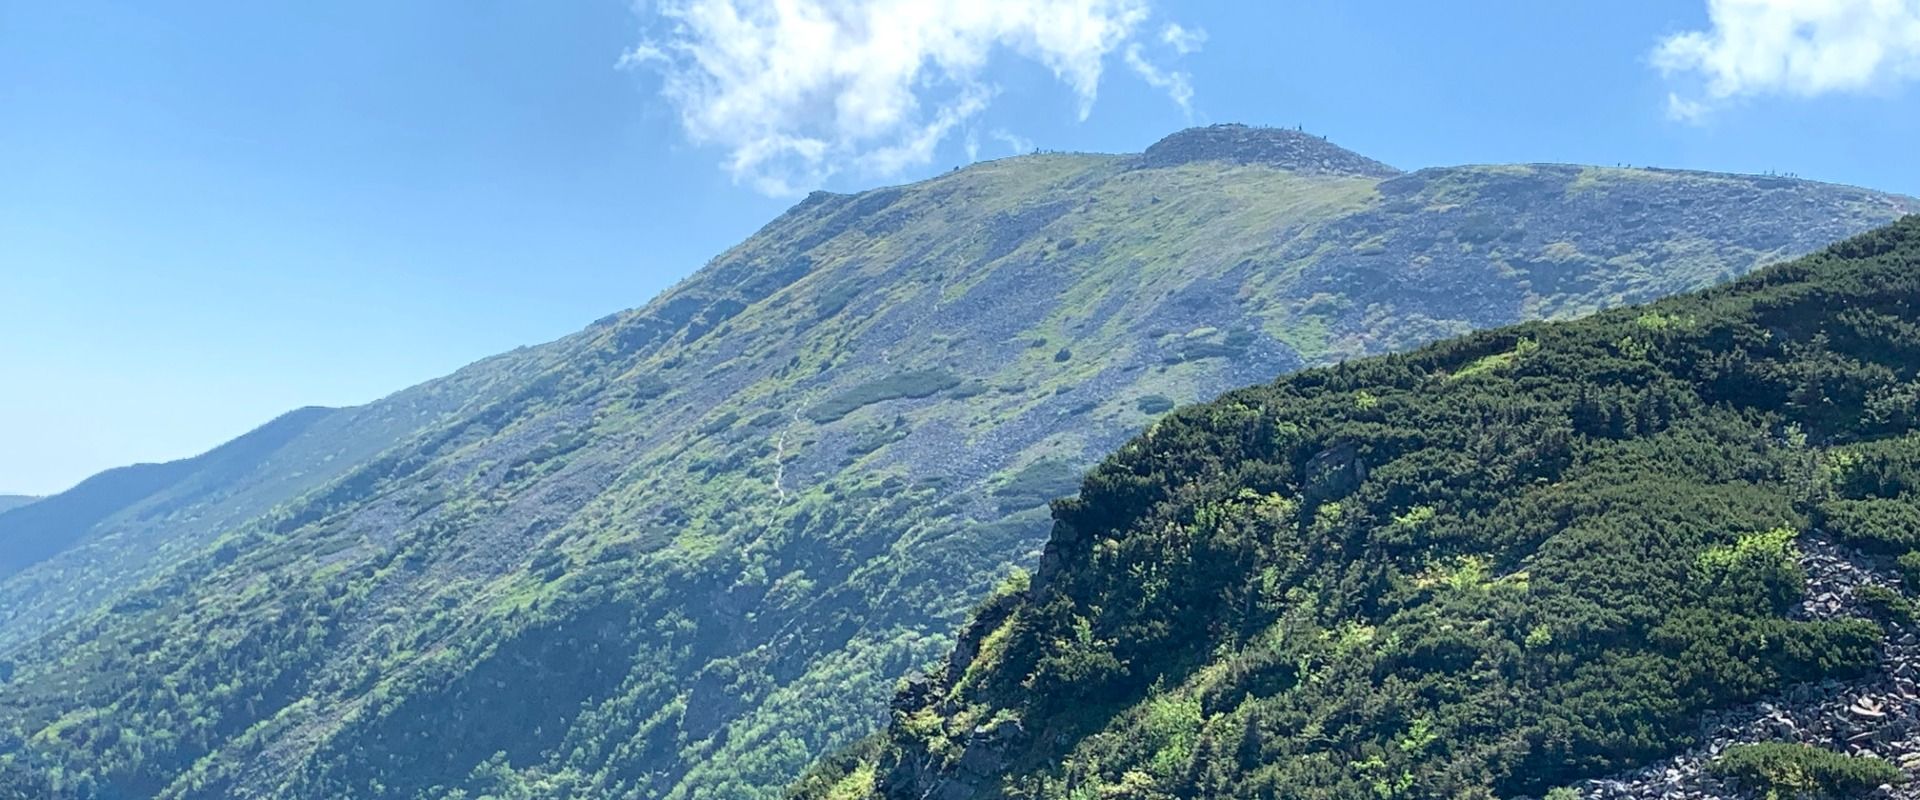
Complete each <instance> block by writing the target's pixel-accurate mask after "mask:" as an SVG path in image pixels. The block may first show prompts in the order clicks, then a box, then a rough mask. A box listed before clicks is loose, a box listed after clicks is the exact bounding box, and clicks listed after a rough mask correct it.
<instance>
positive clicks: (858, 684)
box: [0, 126, 1920, 800]
mask: <svg viewBox="0 0 1920 800" xmlns="http://www.w3.org/2000/svg"><path fill="white" fill-rule="evenodd" d="M1916 208H1920V205H1916V203H1915V202H1914V201H1913V200H1912V199H1910V198H1904V197H1897V196H1892V195H1887V194H1882V193H1876V192H1871V191H1867V190H1862V189H1855V188H1850V187H1842V186H1831V185H1826V184H1817V183H1811V182H1803V181H1791V180H1781V179H1774V178H1763V177H1755V176H1737V175H1709V174H1700V173H1675V172H1660V171H1652V170H1622V169H1604V168H1592V167H1575V166H1558V165H1531V166H1471V167H1448V168H1430V169H1422V170H1419V171H1416V172H1410V173H1400V172H1397V171H1395V170H1392V169H1391V168H1388V167H1385V166H1384V165H1380V164H1378V163H1377V162H1373V161H1371V160H1368V159H1364V158H1362V157H1359V156H1356V155H1353V154H1351V153H1347V152H1346V151H1344V150H1340V149H1338V148H1336V147H1334V146H1333V145H1330V144H1328V143H1326V142H1324V141H1321V140H1318V139H1314V138H1313V137H1307V136H1304V135H1301V134H1299V133H1297V132H1286V131H1273V130H1264V129H1253V128H1244V127H1231V126H1221V127H1214V128H1204V129H1198V130H1195V131H1187V132H1183V133H1180V134H1175V135H1174V136H1171V137H1168V139H1166V140H1164V141H1162V142H1161V143H1159V144H1157V145H1155V146H1154V148H1152V149H1151V150H1150V151H1149V152H1148V153H1145V154H1138V155H1095V154H1036V155H1031V156H1022V157H1017V158H1010V159H1003V160H999V161H994V162H989V163H983V164H978V165H974V166H972V167H969V168H966V169H963V170H960V171H957V172H954V173H950V174H946V175H942V176H940V177H937V178H933V179H930V180H926V181H922V182H919V183H915V184H912V185H907V186H898V187H889V188H883V189H875V190H872V191H867V192H861V193H858V194H852V195H832V194H824V193H822V194H816V195H814V196H812V197H809V198H808V199H807V200H805V201H803V202H801V203H799V204H798V205H796V206H795V207H793V208H792V209H790V210H789V211H788V212H786V213H785V214H782V215H781V216H780V217H778V218H777V219H775V220H773V221H771V222H769V223H768V224H767V225H766V227H764V228H762V229H761V230H760V231H758V232H757V233H755V234H754V235H753V236H752V237H750V238H749V239H747V240H746V241H745V242H742V243H741V244H740V245H738V246H736V247H734V248H731V249H729V250H728V251H726V252H725V253H722V254H720V255H719V256H717V257H716V258H715V259H714V260H713V261H712V262H711V263H709V264H708V265H707V266H706V267H705V268H703V269H701V270H699V271H698V272H696V273H694V274H693V275H692V276H690V277H688V278H687V279H686V280H684V281H682V282H681V283H680V284H679V285H677V286H675V287H674V288H673V289H671V290H669V291H667V292H665V293H663V294H662V295H661V296H659V297H658V298H655V299H654V300H653V301H652V302H649V303H647V304H646V305H645V306H643V307H640V308H637V309H633V310H630V311H625V312H621V313H618V314H614V315H612V316H610V317H607V318H606V319H603V320H601V321H600V322H597V323H595V324H593V325H590V326H588V327H587V328H585V329H584V330H582V331H580V332H579V333H576V334H574V335H572V336H569V337H567V338H565V339H562V340H559V341H556V342H553V343H550V344H546V345H542V346H539V347H534V348H526V349H523V350H518V351H515V352H513V353H509V354H506V355H503V356H500V357H497V358H495V359H490V360H488V361H485V362H481V363H479V364H475V365H473V366H471V367H468V368H466V369H464V370H461V371H460V372H458V373H455V374H454V375H451V376H448V377H447V378H443V379H441V380H438V381H434V382H430V383H428V384H425V385H423V386H421V387H416V388H415V389H411V390H408V391H407V392H404V393H401V394H400V395H396V396H395V397H393V398H389V399H387V400H382V401H378V402H376V403H373V404H370V405H368V406H365V407H362V408H359V409H348V410H343V411H338V412H330V413H328V414H326V415H324V416H323V417H320V418H317V419H315V420H313V421H312V427H310V428H308V429H307V430H308V431H309V433H303V434H302V435H300V436H297V437H294V438H293V439H291V440H289V441H288V442H287V443H285V445H284V446H282V447H279V448H277V449H275V450H273V452H272V453H270V454H268V455H269V456H270V457H269V458H267V459H266V460H265V461H252V462H249V463H259V464H262V465H263V466H262V467H261V469H259V470H251V471H247V472H246V473H245V475H244V476H242V477H235V478H234V479H233V480H234V481H235V482H233V483H224V484H221V485H220V486H216V487H212V488H213V489H214V490H212V491H200V490H198V489H195V490H194V491H191V492H178V493H171V492H170V493H167V494H166V495H165V496H163V497H158V498H156V502H153V503H151V504H149V503H146V502H144V501H140V502H134V503H132V504H131V505H129V506H127V508H129V509H133V510H135V513H131V514H125V515H114V516H110V517H106V518H102V519H91V520H82V521H83V522H87V523H88V524H87V525H86V526H85V527H84V528H80V527H75V528H72V529H68V530H66V531H56V530H52V529H50V528H41V527H36V528H35V530H36V531H37V533H36V541H41V542H58V543H60V547H59V548H58V551H57V552H40V553H36V554H34V559H32V563H31V564H26V563H25V562H26V559H19V560H12V561H8V562H7V563H13V564H24V565H25V566H24V568H22V569H21V570H20V571H19V572H18V573H17V574H14V575H12V576H9V577H6V578H5V579H4V580H0V608H5V609H9V610H10V613H12V617H11V618H10V619H8V620H6V621H4V622H0V649H3V650H0V656H3V657H4V659H5V660H6V662H7V663H6V666H7V669H5V670H4V671H3V674H10V675H11V678H10V680H8V682H7V683H6V684H5V691H4V692H0V795H6V794H18V795H20V796H56V795H57V796H61V797H69V798H113V797H159V798H168V799H170V800H185V799H186V798H196V799H197V798H220V797H231V796H247V797H286V798H306V797H358V798H369V799H373V800H377V799H379V798H407V799H408V800H412V798H427V799H428V800H443V799H450V798H456V797H475V796H487V795H492V796H539V797H568V796H576V797H577V796H591V797H664V798H686V799H689V800H690V799H691V798H727V800H735V799H737V798H773V797H777V796H779V794H780V792H781V787H782V786H783V785H784V784H786V783H787V782H788V781H789V780H790V779H791V778H792V777H793V776H795V775H796V774H798V773H799V772H800V771H801V770H802V769H803V768H804V767H805V765H806V764H808V763H809V762H810V761H811V760H812V759H813V758H814V757H815V756H816V755H817V754H819V753H822V752H825V751H827V750H829V749H831V748H834V747H837V746H839V745H842V744H844V743H846V742H848V741H850V740H852V739H853V738H854V737H856V736H858V735H860V734H863V733H865V732H867V731H870V730H873V729H874V728H875V727H877V726H878V724H879V721H880V719H881V717H882V715H883V714H884V713H885V708H886V701H887V697H888V695H889V693H890V691H891V689H892V686H893V682H894V680H895V679H896V678H897V677H899V676H902V675H906V674H908V673H909V672H912V671H914V670H915V669H917V668H919V667H920V666H921V665H923V664H925V663H928V662H929V661H931V660H932V659H935V658H937V657H939V656H940V654H942V653H945V652H947V650H948V648H949V646H950V645H951V643H952V639H951V638H950V634H951V632H952V631H953V630H954V628H955V627H956V626H957V625H958V624H959V623H960V622H961V621H962V620H963V618H964V613H965V610H966V609H967V608H969V607H971V606H972V605H973V601H974V599H975V598H978V597H980V596H983V595H984V594H985V593H986V592H987V591H988V590H989V589H990V588H991V587H992V586H994V585H995V584H996V583H998V582H999V581H1000V580H1001V578H1002V577H1003V576H1005V575H1006V574H1007V572H1008V571H1009V570H1010V569H1011V568H1012V567H1013V566H1015V565H1023V564H1033V563H1035V562H1036V561H1037V560H1038V559H1039V557H1040V549H1041V547H1042V545H1043V544H1044V542H1045V541H1046V538H1047V532H1048V530H1049V528H1050V526H1051V522H1052V520H1051V516H1050V512H1049V507H1048V501H1050V500H1052V499H1055V498H1058V497H1061V496H1063V495H1068V494H1071V493H1072V492H1073V491H1074V489H1075V487H1076V486H1078V485H1079V479H1080V476H1081V475H1082V474H1083V472H1084V470H1085V469H1086V468H1087V467H1088V466H1090V465H1092V464H1094V463H1095V462H1096V461H1097V460H1098V459H1099V458H1101V457H1102V456H1104V455H1105V454H1106V453H1108V452H1109V451H1111V450H1112V448H1114V447H1116V446H1118V445H1119V444H1121V443H1122V442H1125V441H1127V440H1128V439H1129V438H1130V437H1132V436H1134V435H1135V434H1137V433H1138V432H1139V431H1140V430H1142V429H1143V428H1146V427H1147V426H1149V425H1151V424H1152V423H1153V422H1154V420H1156V419H1158V418H1159V417H1160V416H1161V415H1162V414H1164V413H1165V412H1166V411H1167V410H1168V409H1171V408H1173V407H1175V406H1177V405H1180V404H1186V403H1192V402H1195V401H1202V400H1208V399H1211V398H1213V397H1215V396H1216V395H1218V394H1219V393H1221V392H1223V391H1226V390H1229V389H1232V388H1235V387H1240V386H1244V385H1247V384H1252V383H1257V382H1263V381H1269V380H1271V379H1273V377H1274V376H1276V375H1280V374H1283V373H1288V372H1292V371H1295V370H1298V369H1301V368H1303V367H1311V366H1317V365H1327V364H1333V363H1337V362H1340V361H1343V360H1347V359H1351V358H1355V357H1359V356H1364V355H1368V354H1373V353H1381V352H1387V351H1396V350H1403V349H1406V348H1410V347H1415V346H1418V345H1421V344H1425V343H1427V342H1431V341H1433V340H1436V339H1441V338H1446V337H1450V336H1456V335H1459V334H1461V333H1465V332H1467V331H1470V330H1473V329H1477V328H1486V327H1492V326H1499V325H1506V324H1511V323H1514V322H1518V321H1522V320H1526V319H1536V318H1549V317H1567V316H1573V315H1579V314H1585V313H1588V312H1592V311H1594V310H1598V309H1603V308H1608V307H1613V306H1617V305H1621V304H1624V303H1633V302H1640V301H1645V300H1650V299H1653V298H1657V297H1660V296H1664V295H1667V294H1671V293H1675V292H1681V291H1688V290H1693V289H1698V288H1701V287H1705V286H1708V285H1712V284H1715V283H1718V282H1721V281H1724V280H1726V279H1729V278H1732V277H1737V276H1739V275H1743V274H1745V273H1747V272H1749V271H1751V270H1753V269H1755V268H1757V267H1759V266H1762V265H1764V264H1767V263H1770V262H1773V261H1777V260H1780V259H1783V258H1787V257H1791V256H1797V255H1800V254H1803V253H1807V252H1810V251H1813V250H1815V249H1817V248H1819V247H1822V246H1824V245H1826V244H1827V243H1829V242H1831V241H1833V240H1836V239H1839V238H1842V237H1845V236H1848V235H1851V234H1855V233H1859V232H1861V231H1864V230H1868V229H1870V228H1873V227H1876V226H1879V225H1883V224H1886V223H1887V222H1889V221H1891V220H1893V219H1895V218H1896V217H1898V216H1900V215H1901V214H1903V213H1907V212H1910V211H1912V210H1915V209H1916ZM355 420H360V421H364V423H365V424H361V423H360V422H355ZM321 431H325V432H327V434H326V436H325V437H323V438H314V437H313V436H312V433H313V432H321ZM247 452H248V453H252V452H253V451H251V450H248V451H247ZM256 455H257V454H256ZM269 463H270V464H271V467H270V468H268V467H266V466H264V465H266V464H269ZM262 470H264V471H262ZM208 474H211V473H208ZM269 477H270V478H274V480H264V478H269ZM222 487H227V488H231V489H233V491H223V490H221V488H222ZM241 490H244V491H241ZM57 499H58V498H49V499H47V500H43V501H40V503H53V502H55V500H57ZM36 505H39V504H38V503H37V504H36ZM55 507H57V506H55ZM32 508H33V506H28V507H27V508H25V509H21V510H22V511H26V510H30V509H32ZM7 516H11V515H0V525H3V523H4V522H5V520H6V517H7ZM210 521H220V522H221V524H218V525H211V524H209V522H210ZM16 535H18V534H17V532H15V531H9V530H8V529H6V528H5V527H3V526H0V548H6V547H8V546H10V544H9V540H10V538H11V537H14V536H16ZM15 609H18V611H13V610H15Z"/></svg>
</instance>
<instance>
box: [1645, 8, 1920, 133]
mask: <svg viewBox="0 0 1920 800" xmlns="http://www.w3.org/2000/svg"><path fill="white" fill-rule="evenodd" d="M1707 13H1708V16H1709V18H1710V20H1711V22H1712V27H1711V29H1709V30H1704V31H1689V32H1685V33H1680V34H1676V35H1673V36H1670V37H1667V38H1666V39H1664V40H1662V41H1661V43H1660V45H1659V47H1657V48H1655V49H1654V51H1653V64H1654V66H1656V67H1658V68H1659V69H1660V71H1661V72H1663V73H1665V74H1666V75H1667V76H1669V77H1679V78H1683V79H1690V80H1692V81H1693V82H1695V84H1696V87H1695V91H1694V92H1690V94H1696V95H1697V96H1693V97H1688V96H1683V95H1682V94H1679V93H1675V94H1673V95H1671V96H1670V97H1669V98H1668V102H1667V109H1668V113H1669V114H1670V115H1671V116H1673V117H1674V118H1676V119H1682V120H1689V121H1697V120H1699V119H1701V118H1702V117H1704V116H1705V115H1706V114H1708V113H1709V112H1711V111H1712V109H1713V108H1714V107H1716V106H1718V105H1721V104H1724V103H1726V102H1728V101H1731V100H1735V99H1737V98H1742V97H1749V96H1756V95H1788V96H1796V97H1812V96H1815V95H1821V94H1827V93H1830V92H1856V91H1863V90H1869V89H1873V88H1876V87H1879V86H1883V85H1887V84H1890V83H1893V82H1899V81H1904V80H1910V79H1914V78H1920V0H1708V3H1707Z"/></svg>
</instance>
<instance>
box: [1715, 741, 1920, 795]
mask: <svg viewBox="0 0 1920 800" xmlns="http://www.w3.org/2000/svg"><path fill="white" fill-rule="evenodd" d="M1712 770H1713V772H1714V773H1715V774H1718V775H1722V776H1725V777H1729V778H1734V779H1736V780H1738V781H1740V782H1741V783H1742V784H1744V785H1746V786H1747V787H1748V788H1751V789H1754V790H1757V791H1760V792H1762V793H1764V795H1765V797H1766V798H1767V800H1790V799H1791V798H1822V797H1852V796H1857V795H1861V794H1864V793H1866V792H1868V791H1871V790H1873V789H1874V788H1875V787H1877V786H1879V785H1881V784H1883V783H1894V782H1896V781H1899V780H1902V779H1903V777H1904V776H1903V775H1902V774H1901V772H1900V770H1899V769H1898V768H1896V767H1894V766H1893V765H1892V764H1889V763H1887V762H1885V761H1882V760H1880V759H1878V758H1872V757H1855V756H1847V755H1841V754H1840V753H1835V752H1832V751H1830V750H1822V749H1819V748H1817V747H1809V746H1807V745H1804V744H1787V743H1782V742H1766V743H1763V744H1748V745H1740V746H1737V747H1732V748H1728V750H1727V751H1726V752H1725V753H1722V754H1720V758H1719V759H1718V760H1716V761H1714V762H1713V765H1712Z"/></svg>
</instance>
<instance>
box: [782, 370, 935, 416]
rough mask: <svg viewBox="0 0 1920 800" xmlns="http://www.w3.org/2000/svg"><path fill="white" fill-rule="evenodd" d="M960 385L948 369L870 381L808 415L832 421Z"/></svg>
mask: <svg viewBox="0 0 1920 800" xmlns="http://www.w3.org/2000/svg"><path fill="white" fill-rule="evenodd" d="M959 385H960V378H959V377H957V376H955V375H954V374H953V373H951V372H948V371H946V370H944V369H937V368H936V369H919V370H913V371H912V372H902V373H899V374H896V375H888V376H887V377H885V378H881V379H879V380H877V381H868V382H866V383H863V384H860V385H859V386H855V387H853V388H851V389H848V390H846V391H844V392H841V393H839V394H837V395H834V396H832V397H829V398H827V399H826V400H824V401H822V402H821V403H820V404H819V405H817V406H814V407H813V408H812V409H811V410H809V411H808V412H807V417H808V418H810V419H812V420H813V421H814V422H832V421H834V420H837V419H840V418H841V417H844V416H846V415H848V414H851V413H853V412H854V411H856V410H859V409H860V408H862V407H865V406H869V405H872V404H874V403H879V402H884V401H887V400H901V399H909V398H921V397H932V396H933V395H936V394H939V393H940V392H944V391H946V390H948V389H952V388H954V387H955V386H959Z"/></svg>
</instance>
